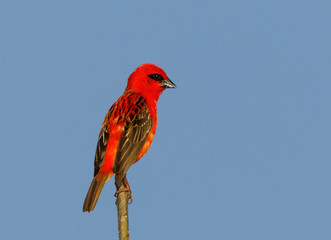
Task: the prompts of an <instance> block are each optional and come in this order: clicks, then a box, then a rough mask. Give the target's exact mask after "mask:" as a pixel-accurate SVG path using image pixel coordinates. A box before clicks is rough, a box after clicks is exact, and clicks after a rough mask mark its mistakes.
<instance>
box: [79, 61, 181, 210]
mask: <svg viewBox="0 0 331 240" xmlns="http://www.w3.org/2000/svg"><path fill="white" fill-rule="evenodd" d="M175 87H176V85H175V84H174V83H173V82H172V81H170V79H169V78H168V77H167V74H166V73H165V72H164V71H163V70H162V69H161V68H159V67H158V66H156V65H154V64H151V63H146V64H142V65H141V66H139V67H138V68H137V69H136V70H135V71H134V72H133V73H132V74H131V75H130V77H129V79H128V84H127V86H126V89H125V91H124V94H123V95H122V96H121V97H120V98H119V99H118V100H117V101H116V102H115V103H114V104H113V106H112V107H111V108H110V109H109V111H108V113H107V115H106V117H105V120H104V121H103V124H102V127H101V130H100V134H99V139H98V144H97V149H96V153H95V159H94V178H93V180H92V183H91V185H90V188H89V190H88V192H87V195H86V198H85V201H84V206H83V212H86V211H88V212H91V211H93V209H94V207H95V205H96V203H97V201H98V198H99V195H100V192H101V190H102V188H103V186H104V184H105V183H106V182H107V181H108V180H109V179H110V178H111V177H112V176H113V174H114V173H115V185H116V187H117V189H119V187H120V186H121V185H124V186H125V188H124V189H121V190H120V191H117V192H116V193H119V192H122V191H128V192H129V196H130V199H131V190H130V186H129V184H128V181H127V180H126V172H127V171H128V170H129V168H130V166H131V165H132V164H134V163H135V162H137V161H138V160H139V159H140V158H141V157H142V156H144V154H145V153H146V152H147V150H148V149H149V147H150V145H151V143H152V141H153V138H154V134H155V130H156V124H157V116H156V109H157V100H158V99H159V97H160V95H161V93H162V92H163V91H164V89H166V88H175ZM131 200H132V199H131Z"/></svg>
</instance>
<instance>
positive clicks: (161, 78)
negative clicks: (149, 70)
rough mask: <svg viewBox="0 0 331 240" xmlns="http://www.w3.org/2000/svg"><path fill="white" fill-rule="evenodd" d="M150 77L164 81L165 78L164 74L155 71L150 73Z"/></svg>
mask: <svg viewBox="0 0 331 240" xmlns="http://www.w3.org/2000/svg"><path fill="white" fill-rule="evenodd" d="M148 77H150V78H151V79H153V80H155V81H162V80H164V79H163V77H162V75H160V74H157V73H154V74H150V75H148Z"/></svg>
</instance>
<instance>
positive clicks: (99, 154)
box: [94, 124, 109, 176]
mask: <svg viewBox="0 0 331 240" xmlns="http://www.w3.org/2000/svg"><path fill="white" fill-rule="evenodd" d="M108 140H109V133H108V131H107V125H106V124H103V126H102V128H101V130H100V134H99V139H98V144H97V149H96V151H95V158H94V176H96V175H97V174H98V172H99V169H100V168H101V167H102V165H103V164H104V162H105V155H106V150H107V145H108Z"/></svg>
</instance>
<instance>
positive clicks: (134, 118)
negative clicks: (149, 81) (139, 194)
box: [114, 97, 153, 185]
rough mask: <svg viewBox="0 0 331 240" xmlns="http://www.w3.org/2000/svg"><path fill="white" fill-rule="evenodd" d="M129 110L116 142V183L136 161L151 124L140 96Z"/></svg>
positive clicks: (146, 108)
mask: <svg viewBox="0 0 331 240" xmlns="http://www.w3.org/2000/svg"><path fill="white" fill-rule="evenodd" d="M130 112H131V113H129V115H128V118H127V121H126V123H125V125H124V127H125V130H124V133H123V135H122V136H121V138H120V140H119V143H118V148H117V154H116V158H115V166H114V172H115V173H116V176H115V183H116V184H117V185H118V184H121V181H122V180H123V178H124V177H125V174H126V172H127V171H128V170H129V168H130V166H131V165H132V164H133V163H134V162H135V161H136V159H137V157H138V155H139V153H140V152H141V149H142V148H143V146H144V143H145V141H146V138H147V136H148V133H149V132H150V131H151V129H152V126H153V120H152V118H151V116H150V114H149V109H148V107H147V104H146V101H145V100H144V99H143V98H142V97H141V98H140V99H138V101H137V103H136V104H135V105H134V107H133V108H132V109H131V111H130Z"/></svg>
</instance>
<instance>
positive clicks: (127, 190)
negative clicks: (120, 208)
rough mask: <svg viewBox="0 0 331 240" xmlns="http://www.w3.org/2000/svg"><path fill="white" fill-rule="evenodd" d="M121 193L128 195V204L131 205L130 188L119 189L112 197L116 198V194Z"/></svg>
mask: <svg viewBox="0 0 331 240" xmlns="http://www.w3.org/2000/svg"><path fill="white" fill-rule="evenodd" d="M121 192H127V193H128V197H129V204H131V203H132V202H133V199H132V192H131V189H130V187H124V188H121V189H119V190H117V192H116V193H115V194H114V196H115V197H117V196H118V194H119V193H121Z"/></svg>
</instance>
